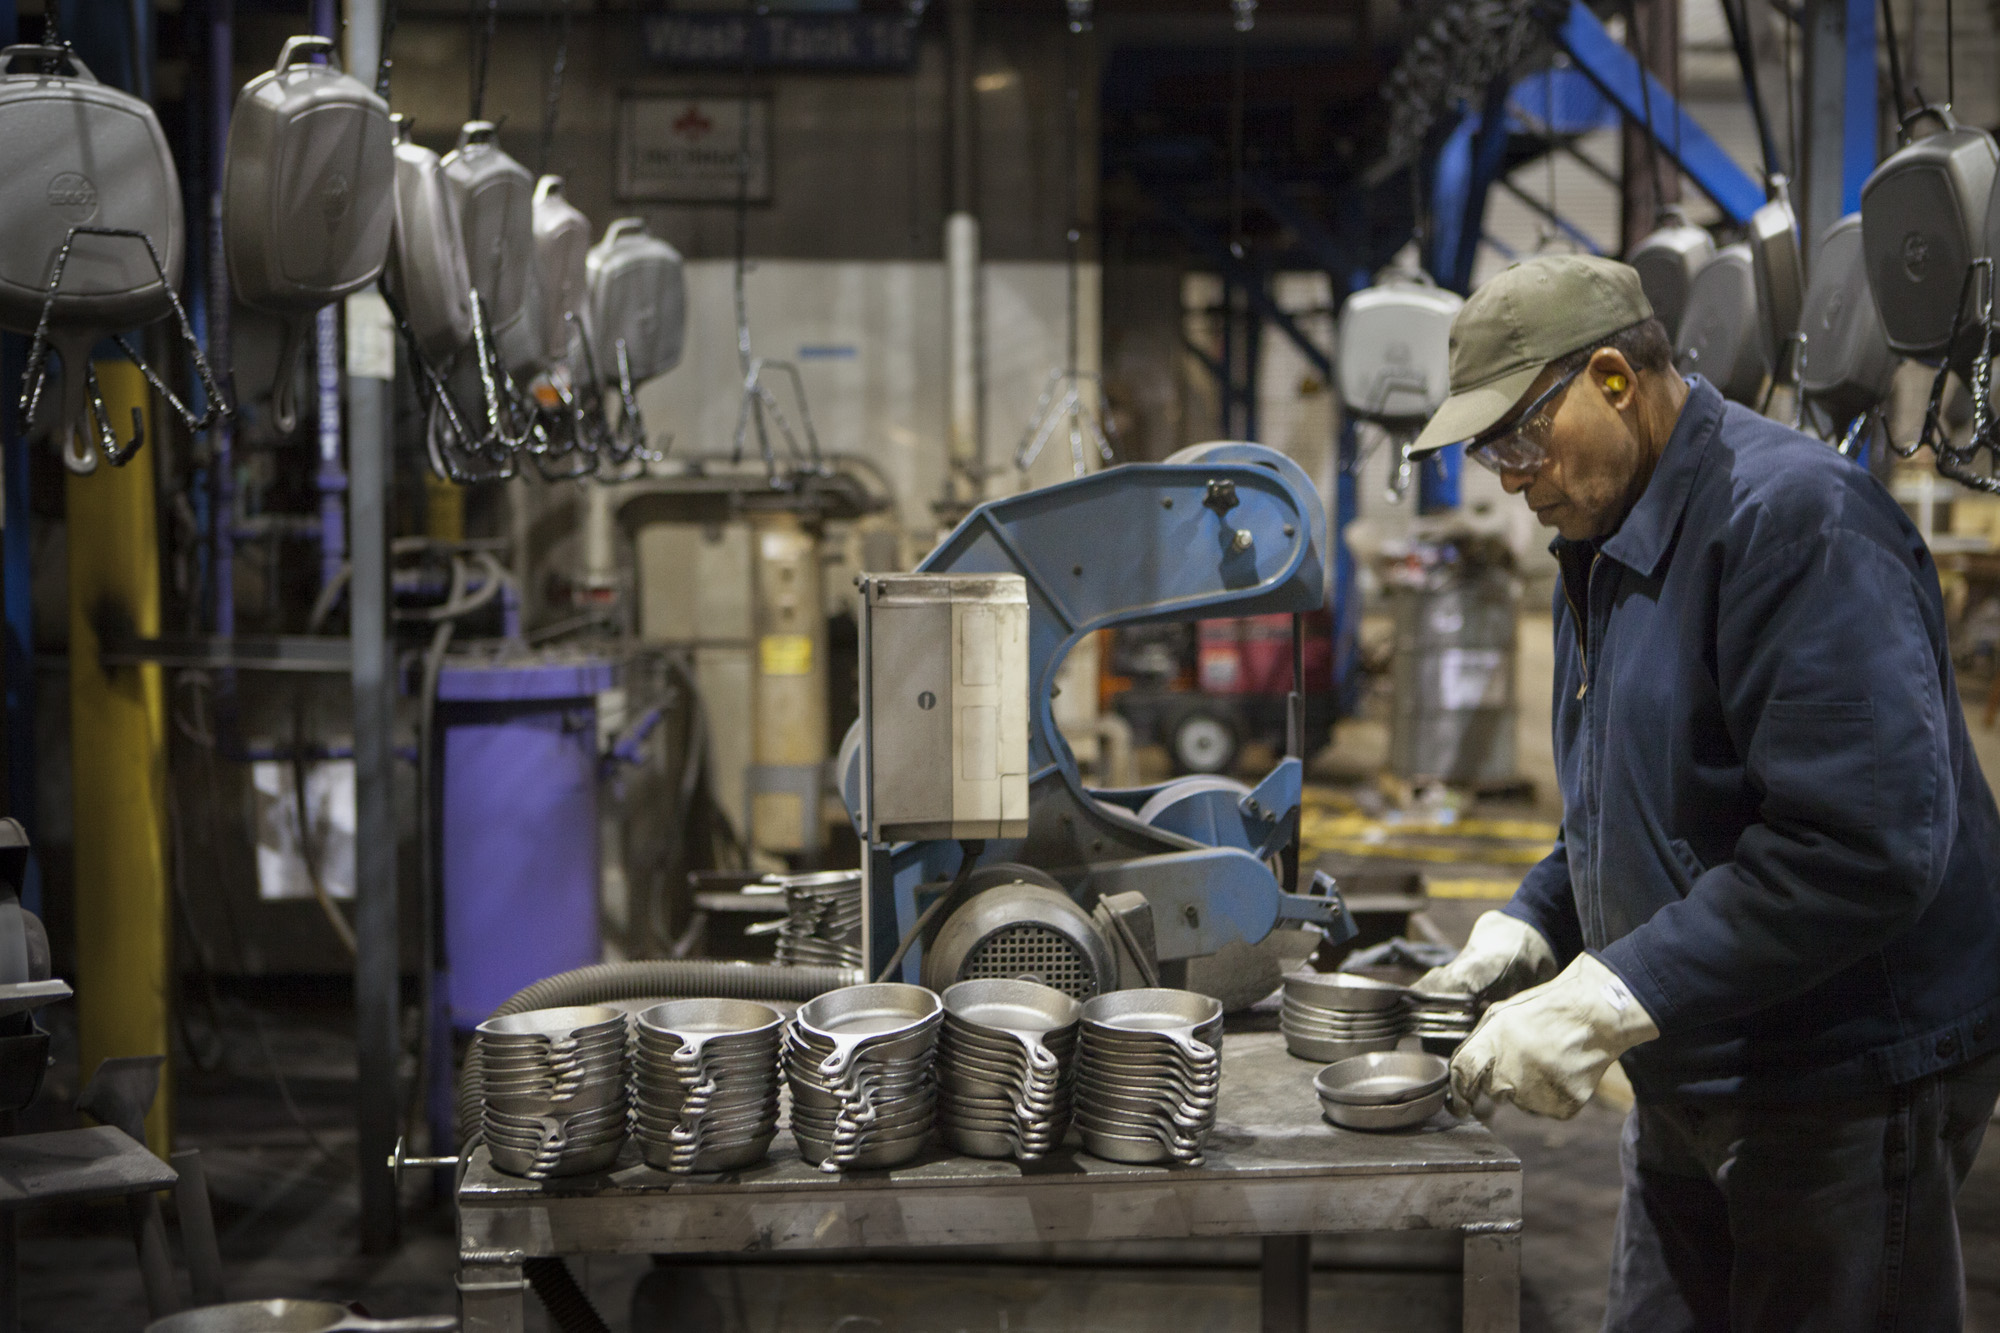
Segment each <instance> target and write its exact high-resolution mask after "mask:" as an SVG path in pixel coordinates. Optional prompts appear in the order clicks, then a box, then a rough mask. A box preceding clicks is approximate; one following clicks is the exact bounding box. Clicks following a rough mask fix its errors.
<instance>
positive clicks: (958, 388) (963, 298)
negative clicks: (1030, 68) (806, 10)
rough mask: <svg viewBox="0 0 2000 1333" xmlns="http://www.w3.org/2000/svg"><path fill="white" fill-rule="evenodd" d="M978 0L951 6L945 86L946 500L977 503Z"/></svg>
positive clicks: (956, 0)
mask: <svg viewBox="0 0 2000 1333" xmlns="http://www.w3.org/2000/svg"><path fill="white" fill-rule="evenodd" d="M973 3H974V0H952V2H951V13H950V16H949V17H950V26H949V31H950V42H951V58H950V60H949V62H948V63H947V67H946V74H945V86H946V87H947V89H949V98H950V108H951V208H950V210H949V212H948V213H947V214H946V216H945V220H944V262H945V293H946V295H945V300H946V304H947V309H946V321H947V327H948V328H949V330H950V340H951V347H950V354H951V372H950V378H949V380H948V382H947V392H948V395H949V417H948V422H949V429H950V435H949V437H948V441H947V449H948V455H949V464H950V476H949V478H948V480H947V483H946V485H947V492H946V494H947V497H948V498H949V499H951V500H953V501H955V502H957V503H960V504H976V503H978V502H979V499H980V497H981V485H982V479H983V478H982V474H983V472H984V470H985V469H984V463H985V457H986V449H985V439H984V435H983V431H982V429H981V428H982V426H983V424H984V423H983V422H982V421H981V416H982V413H981V410H980V408H981V405H982V399H983V398H984V393H983V391H982V390H983V386H982V384H981V356H980V353H981V350H982V349H981V346H980V321H979V217H978V209H979V201H978V193H979V180H978V176H977V174H976V171H975V167H976V164H977V157H976V145H977V142H978V135H977V128H978V127H977V124H976V122H975V121H974V119H973V116H974V106H975V102H974V98H973V78H974V76H975V74H976V73H977V69H976V54H975V50H974V45H973V39H974V35H975V28H974V14H973Z"/></svg>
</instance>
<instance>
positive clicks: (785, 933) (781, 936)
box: [764, 870, 861, 967]
mask: <svg viewBox="0 0 2000 1333" xmlns="http://www.w3.org/2000/svg"><path fill="white" fill-rule="evenodd" d="M764 883H765V884H768V885H772V886H774V887H776V888H779V889H782V890H783V891H784V895H785V920H784V923H783V925H782V926H781V927H780V928H779V931H778V962H779V963H781V964H783V965H785V966H787V967H802V966H803V967H810V966H825V967H860V966H861V872H860V871H859V870H828V871H823V872H820V873H818V874H812V875H766V876H765V877H764Z"/></svg>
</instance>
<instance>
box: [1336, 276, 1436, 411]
mask: <svg viewBox="0 0 2000 1333" xmlns="http://www.w3.org/2000/svg"><path fill="white" fill-rule="evenodd" d="M1464 304H1465V302H1464V300H1462V299H1461V298H1460V297H1459V296H1458V295H1457V294H1456V293H1455V292H1447V291H1443V290H1441V289H1439V287H1438V286H1437V285H1436V284H1435V283H1433V282H1431V280H1430V279H1429V278H1428V277H1426V276H1425V275H1423V274H1421V273H1414V274H1412V273H1401V274H1395V275H1393V276H1388V277H1385V279H1384V280H1383V281H1381V282H1378V283H1377V284H1376V285H1375V286H1373V287H1370V288H1368V289H1367V290H1366V291H1360V292H1356V293H1355V294H1354V295H1353V296H1350V297H1349V298H1348V299H1347V303H1346V305H1344V306H1342V307H1341V311H1340V329H1339V350H1338V353H1337V355H1336V357H1335V361H1334V379H1335V382H1336V385H1337V387H1338V388H1339V390H1340V400H1341V402H1342V403H1343V404H1344V405H1345V406H1346V408H1347V410H1348V412H1350V413H1351V414H1353V415H1354V416H1358V417H1361V418H1362V419H1364V420H1367V421H1383V422H1390V423H1405V422H1411V423H1413V422H1420V421H1423V420H1424V419H1425V418H1427V417H1429V416H1430V414H1431V413H1433V412H1435V411H1437V409H1438V407H1439V406H1440V405H1441V404H1442V403H1443V402H1444V400H1445V395H1446V393H1447V392H1448V390H1449V386H1450V381H1451V350H1450V340H1451V322H1452V320H1454V319H1456V318H1457V317H1458V312H1459V308H1460V307H1461V306H1463V305H1464Z"/></svg>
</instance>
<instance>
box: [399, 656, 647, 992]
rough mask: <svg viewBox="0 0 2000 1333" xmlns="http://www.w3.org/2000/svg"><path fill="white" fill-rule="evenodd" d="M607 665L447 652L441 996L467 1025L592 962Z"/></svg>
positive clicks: (597, 954) (442, 712)
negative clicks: (599, 700)
mask: <svg viewBox="0 0 2000 1333" xmlns="http://www.w3.org/2000/svg"><path fill="white" fill-rule="evenodd" d="M611 683H612V669H611V666H610V664H609V663H607V662H603V661H598V660H594V659H578V658H575V657H569V658H559V657H542V656H526V657H511V658H505V659H498V660H481V659H476V658H464V659H455V660H453V661H451V662H449V663H448V664H447V665H446V666H445V668H444V670H443V671H442V672H441V673H440V674H439V676H438V702H437V726H438V735H439V737H440V740H439V746H440V749H441V756H440V757H441V760H442V763H441V766H440V771H441V779H440V787H441V789H442V798H443V799H442V809H443V818H442V820H441V828H440V838H441V842H442V848H441V850H442V860H443V866H444V902H443V915H444V951H445V952H444V983H445V984H444V992H445V1002H446V1005H447V1006H448V1008H449V1011H450V1016H451V1022H452V1024H453V1025H454V1026H455V1027H458V1028H472V1027H475V1026H477V1025H478V1024H479V1023H481V1022H483V1021H484V1020H485V1019H486V1017H487V1016H488V1015H489V1014H491V1013H492V1012H493V1010H494V1008H495V1007H496V1006H498V1005H499V1004H500V1003H501V1001H503V1000H505V999H507V997H509V996H510V995H512V994H514V992H516V991H518V990H520V989H521V988H522V987H524V986H527V985H530V984H532V983H534V982H536V981H540V980H541V979H542V978H543V977H546V976H549V975H551V974H553V973H556V972H563V971H567V970H568V969H570V968H573V967H583V966H586V965H588V964H590V963H595V962H598V961H600V959H601V956H602V954H601V947H602V946H601V941H600V937H599V934H598V923H597V856H598V851H597V704H596V695H597V694H598V693H599V692H600V691H602V690H606V689H609V688H610V686H611Z"/></svg>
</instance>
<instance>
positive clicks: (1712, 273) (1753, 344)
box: [1674, 242, 1771, 405]
mask: <svg viewBox="0 0 2000 1333" xmlns="http://www.w3.org/2000/svg"><path fill="white" fill-rule="evenodd" d="M1674 363H1675V364H1676V365H1678V366H1679V367H1680V369H1681V372H1682V373H1683V374H1693V373H1699V374H1702V375H1705V376H1707V377H1708V382H1709V383H1711V384H1713V385H1714V386H1715V387H1716V388H1718V389H1720V390H1721V391H1722V395H1723V397H1725V398H1728V399H1731V400H1732V401H1734V402H1739V403H1749V404H1753V405H1754V404H1755V403H1756V401H1757V399H1758V397H1759V395H1761V394H1762V393H1763V391H1764V380H1765V377H1766V376H1768V375H1769V374H1770V373H1771V356H1770V337H1769V335H1768V334H1767V333H1766V331H1765V321H1764V311H1763V307H1762V305H1761V304H1760V303H1759V302H1758V300H1757V284H1756V275H1755V274H1754V273H1753V272H1752V271H1751V260H1750V247H1749V246H1747V245H1744V244H1742V243H1741V242H1738V243H1737V244H1735V245H1725V246H1723V247H1722V249H1721V250H1719V251H1717V252H1716V256H1715V258H1714V259H1711V260H1710V261H1709V262H1708V265H1707V267H1705V268H1703V269H1702V271H1701V272H1699V273H1697V274H1696V275H1695V279H1694V288H1693V290H1691V291H1690V292H1689V293H1688V308H1687V313H1686V314H1685V315H1684V316H1682V318H1681V331H1680V336H1679V337H1678V338H1677V339H1676V340H1675V343H1674Z"/></svg>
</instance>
